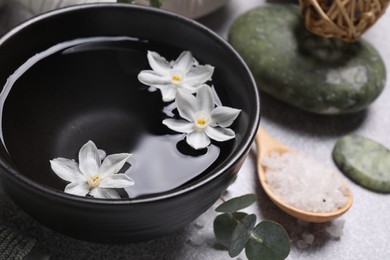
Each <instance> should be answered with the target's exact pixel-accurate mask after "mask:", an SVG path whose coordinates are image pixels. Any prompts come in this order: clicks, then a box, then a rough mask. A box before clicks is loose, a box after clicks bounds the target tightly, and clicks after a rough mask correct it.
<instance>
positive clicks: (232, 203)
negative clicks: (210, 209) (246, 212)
mask: <svg viewBox="0 0 390 260" xmlns="http://www.w3.org/2000/svg"><path fill="white" fill-rule="evenodd" d="M255 201H256V195H255V194H246V195H243V196H240V197H236V198H233V199H231V200H228V201H226V202H224V203H222V204H221V205H219V206H218V207H217V208H216V209H215V211H217V212H224V213H232V212H235V211H237V210H240V209H243V208H246V207H248V206H250V205H252V204H253V203H254V202H255Z"/></svg>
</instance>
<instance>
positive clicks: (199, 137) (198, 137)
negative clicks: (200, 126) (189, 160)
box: [186, 131, 210, 150]
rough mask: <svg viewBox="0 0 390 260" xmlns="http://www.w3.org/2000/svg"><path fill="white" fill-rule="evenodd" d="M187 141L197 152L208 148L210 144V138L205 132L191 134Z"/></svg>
mask: <svg viewBox="0 0 390 260" xmlns="http://www.w3.org/2000/svg"><path fill="white" fill-rule="evenodd" d="M186 140H187V143H188V144H189V145H190V146H192V147H193V148H194V149H195V150H199V149H203V148H206V147H207V146H208V145H209V144H210V138H209V137H208V136H207V135H206V134H205V133H204V132H203V131H194V132H191V133H189V134H188V135H187V138H186Z"/></svg>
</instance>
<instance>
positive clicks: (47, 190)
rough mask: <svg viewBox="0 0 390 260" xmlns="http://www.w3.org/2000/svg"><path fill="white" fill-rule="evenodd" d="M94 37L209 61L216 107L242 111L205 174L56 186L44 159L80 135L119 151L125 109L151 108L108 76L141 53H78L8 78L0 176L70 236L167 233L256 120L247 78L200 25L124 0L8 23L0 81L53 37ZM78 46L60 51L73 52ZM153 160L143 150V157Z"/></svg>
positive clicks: (198, 203)
mask: <svg viewBox="0 0 390 260" xmlns="http://www.w3.org/2000/svg"><path fill="white" fill-rule="evenodd" d="M101 36H104V37H117V36H120V37H122V36H129V37H133V38H137V39H140V40H141V41H150V42H152V43H157V44H155V45H153V46H154V47H156V48H160V47H161V46H167V48H168V49H169V48H172V52H171V53H173V54H174V55H177V54H179V53H180V52H179V50H190V51H191V52H192V53H193V55H194V57H196V58H197V59H198V60H199V61H200V62H201V63H202V64H210V65H213V66H214V67H215V72H214V75H215V78H216V81H215V82H213V84H214V86H215V89H216V91H217V92H218V93H219V94H220V95H221V99H222V101H223V102H224V105H225V104H226V105H228V106H231V107H235V108H239V109H242V112H241V114H240V116H239V117H238V119H237V120H236V122H235V123H234V125H233V126H232V128H233V129H234V130H235V132H236V138H235V139H234V140H233V141H231V142H229V145H227V147H229V149H228V150H227V151H225V152H224V154H223V156H222V157H221V159H219V160H218V162H217V163H216V164H214V165H212V166H211V168H209V169H208V170H207V171H206V172H205V173H203V174H202V175H200V176H197V177H196V178H194V179H193V180H191V181H189V182H187V183H184V184H183V185H180V186H179V187H176V188H174V189H172V190H168V191H165V192H161V193H156V194H149V195H146V196H139V197H136V198H124V199H118V200H104V199H95V198H90V197H79V196H74V195H70V194H66V193H64V192H63V191H62V190H63V187H64V186H61V185H64V184H63V183H60V184H58V181H60V180H59V179H58V180H56V178H57V176H56V175H54V174H53V172H51V169H50V166H49V163H48V162H49V159H52V158H54V157H66V158H70V159H72V158H75V159H77V151H78V149H79V148H80V147H81V145H83V144H84V143H85V142H86V140H88V139H92V140H94V141H95V142H96V143H97V145H98V148H103V149H107V151H108V152H109V153H117V152H122V151H124V150H129V147H131V146H132V143H134V142H137V138H138V137H139V136H138V135H137V134H133V133H132V132H131V131H133V130H134V129H133V128H132V122H131V120H132V118H133V117H132V116H129V114H132V113H133V110H137V113H136V114H137V116H138V117H141V119H142V118H148V119H147V120H149V118H153V115H151V114H148V104H142V108H141V109H138V108H137V106H132V105H129V104H132V102H133V103H134V102H135V103H137V100H134V98H133V99H132V97H131V96H128V93H127V92H123V91H121V90H122V88H119V90H118V89H117V88H116V85H117V84H121V82H122V81H120V80H117V79H118V78H119V79H120V78H121V77H122V76H123V75H126V73H133V74H134V71H132V70H134V68H137V69H139V68H141V67H142V68H147V62H146V61H145V62H144V63H142V64H138V62H133V63H132V62H130V65H124V66H123V67H121V68H120V70H121V71H120V72H118V69H115V68H116V67H115V66H111V62H112V57H111V56H110V57H108V58H107V59H106V60H104V62H102V61H98V62H95V63H84V60H82V59H80V62H79V63H76V64H73V65H72V66H71V67H69V66H68V67H67V66H66V65H64V64H59V63H58V64H57V63H55V61H54V63H50V64H46V65H42V66H44V67H43V68H44V70H46V71H47V73H45V74H44V75H43V76H42V75H40V76H39V77H37V76H29V74H28V73H27V76H24V78H21V79H18V80H19V81H21V83H20V84H21V86H20V87H19V86H18V87H14V88H12V90H11V91H10V93H9V95H8V96H7V99H6V100H5V103H4V110H3V113H2V122H1V123H2V133H1V136H2V138H3V140H4V142H5V145H3V142H2V144H1V147H0V152H1V154H0V168H1V171H0V173H1V174H0V177H1V184H2V185H3V187H4V190H5V191H6V192H7V193H8V194H9V195H10V197H11V198H12V199H13V200H14V201H15V202H16V203H17V204H18V205H19V206H20V207H21V208H22V209H24V210H25V211H26V212H27V213H28V214H30V215H31V216H33V217H34V218H35V219H37V220H38V221H40V222H41V223H43V224H44V225H46V226H48V227H50V228H52V229H54V230H57V231H59V232H62V233H64V234H67V235H70V236H73V237H76V238H79V239H84V240H90V241H98V242H131V241H140V240H146V239H151V238H155V237H158V236H162V235H165V234H168V233H170V232H174V231H176V230H178V229H180V228H182V227H184V226H185V225H186V224H188V223H190V222H191V221H193V220H194V219H195V218H197V217H198V216H199V215H201V214H202V213H203V212H204V211H206V210H207V209H208V208H209V207H210V206H211V205H212V204H213V203H215V202H216V201H217V199H218V198H219V197H220V196H221V194H222V193H223V192H224V191H225V190H226V189H227V187H228V186H229V185H230V184H231V183H232V182H233V180H234V179H235V177H236V175H237V173H238V171H239V169H240V167H241V165H242V164H243V162H244V160H245V158H246V156H247V154H248V152H249V149H250V147H251V144H252V142H253V140H254V136H255V134H256V130H257V127H258V124H259V120H260V119H259V113H260V104H259V95H258V92H257V90H256V86H255V83H254V81H253V78H252V76H251V74H250V72H249V70H248V68H247V67H246V66H245V64H244V63H243V61H242V60H241V58H240V57H239V56H238V54H237V53H236V52H235V51H234V50H233V49H232V48H231V47H230V46H229V45H228V44H227V43H226V42H225V41H224V40H223V39H221V38H220V37H219V36H218V35H216V34H215V33H213V32H212V31H210V30H208V29H207V28H205V27H204V26H202V25H200V24H198V23H196V22H194V21H192V20H189V19H185V18H183V17H180V16H177V15H174V14H170V13H167V12H164V11H161V10H157V9H152V8H146V7H139V6H135V5H125V4H124V5H121V4H92V5H79V6H74V7H69V8H65V9H59V10H56V11H53V12H50V13H46V14H43V15H41V16H39V17H36V18H33V19H31V20H29V21H27V22H25V23H24V24H22V25H20V26H18V27H16V28H15V29H13V30H12V31H10V32H9V33H8V34H6V35H5V36H4V37H3V38H2V39H1V40H0V83H1V85H2V86H4V85H5V84H6V82H7V79H8V78H9V76H10V75H12V74H13V73H14V72H15V71H17V70H18V69H20V66H21V65H22V64H25V65H24V66H26V64H28V62H27V63H26V61H27V60H28V59H29V58H31V57H32V56H34V55H35V54H37V53H42V52H44V51H46V50H48V49H49V48H51V47H52V46H55V45H56V44H59V43H63V42H69V41H72V40H74V39H81V38H83V39H84V38H89V37H101ZM84 47H85V46H84ZM84 47H83V46H82V47H81V49H78V48H73V49H72V48H70V51H71V52H74V53H77V51H80V50H81V51H82V49H83V48H84ZM95 47H96V48H98V49H99V48H100V49H104V48H105V46H104V44H103V45H99V44H98V45H97V46H94V45H92V47H91V46H87V48H90V49H91V51H93V49H94V48H95ZM116 48H119V50H120V49H123V48H125V49H126V48H127V47H126V46H121V45H119V46H116ZM164 48H165V47H164ZM164 48H162V49H161V50H163V49H164ZM141 49H142V48H141ZM137 53H139V52H137V51H136V52H134V53H132V52H131V51H130V52H128V53H127V54H126V55H124V56H123V55H118V57H114V58H115V59H116V63H118V61H119V63H121V62H123V64H127V63H128V62H129V61H131V60H132V59H133V58H134V60H135V61H137V59H139V58H140V57H138V56H137V55H138V54H137ZM145 53H146V52H145ZM174 55H172V57H169V59H174V58H175V57H174ZM145 60H146V56H145ZM45 66H46V67H45ZM111 67H114V69H111ZM41 70H42V68H41ZM78 72H80V73H78ZM32 74H34V73H32ZM13 80H14V78H13V77H12V78H9V81H13ZM156 93H157V92H156ZM3 96H4V93H3ZM126 100H129V102H127V101H126ZM141 103H143V102H141ZM145 120H146V119H145ZM148 122H149V121H147V122H146V123H148ZM134 131H135V130H134ZM135 132H136V131H135ZM108 137H110V138H108ZM102 146H103V147H102ZM130 150H131V149H130ZM129 152H131V151H129ZM154 159H156V158H150V163H151V164H153V161H154ZM174 163H175V162H172V164H174ZM150 181H154V180H150ZM57 186H58V187H57Z"/></svg>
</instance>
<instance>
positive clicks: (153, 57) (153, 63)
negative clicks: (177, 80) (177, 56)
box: [147, 51, 171, 75]
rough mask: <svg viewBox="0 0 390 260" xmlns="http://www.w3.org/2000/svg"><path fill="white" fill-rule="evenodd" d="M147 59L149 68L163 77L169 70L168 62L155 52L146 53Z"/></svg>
mask: <svg viewBox="0 0 390 260" xmlns="http://www.w3.org/2000/svg"><path fill="white" fill-rule="evenodd" d="M147 58H148V61H149V65H150V67H151V68H152V69H153V70H154V71H155V72H157V73H159V74H161V75H164V74H168V73H169V71H170V70H171V66H170V65H169V62H168V61H167V60H166V59H165V58H164V57H162V56H161V55H160V54H158V53H157V52H155V51H148V54H147Z"/></svg>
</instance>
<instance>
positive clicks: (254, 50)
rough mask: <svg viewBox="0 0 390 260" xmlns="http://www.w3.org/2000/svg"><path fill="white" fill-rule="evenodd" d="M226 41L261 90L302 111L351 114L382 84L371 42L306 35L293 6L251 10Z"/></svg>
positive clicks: (382, 73)
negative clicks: (242, 60) (346, 40)
mask: <svg viewBox="0 0 390 260" xmlns="http://www.w3.org/2000/svg"><path fill="white" fill-rule="evenodd" d="M228 40H229V42H230V43H231V44H232V46H233V47H234V48H235V49H236V50H237V51H238V52H239V53H240V55H241V56H242V58H243V59H244V60H245V62H246V63H247V65H248V66H249V68H250V69H251V71H252V73H253V75H254V77H255V79H256V82H257V85H258V87H259V89H260V90H262V91H264V92H267V93H268V94H270V95H272V96H274V97H275V98H278V99H280V100H282V101H284V102H287V103H288V104H291V105H293V106H296V107H299V108H301V109H303V110H306V111H310V112H314V113H319V114H344V113H351V112H356V111H359V110H362V109H365V108H366V107H367V106H368V105H369V104H371V103H372V102H373V101H374V100H375V99H376V98H377V97H378V96H379V94H380V93H381V92H382V90H383V88H384V86H385V81H386V69H385V65H384V62H383V60H382V58H381V57H380V55H379V53H378V52H377V51H376V49H375V48H374V47H373V46H372V45H371V44H369V43H368V42H367V41H364V40H359V41H357V42H355V43H352V44H351V43H346V42H343V41H341V40H336V39H325V38H320V37H318V36H316V35H314V34H312V33H310V32H309V31H307V30H306V28H305V26H304V24H303V22H302V19H301V15H300V12H299V8H298V6H296V5H289V4H272V5H271V4H270V5H265V6H261V7H258V8H255V9H252V10H250V11H249V12H247V13H245V14H243V15H241V16H240V17H239V18H238V19H236V20H235V22H234V23H233V25H232V26H231V28H230V31H229V37H228Z"/></svg>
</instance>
